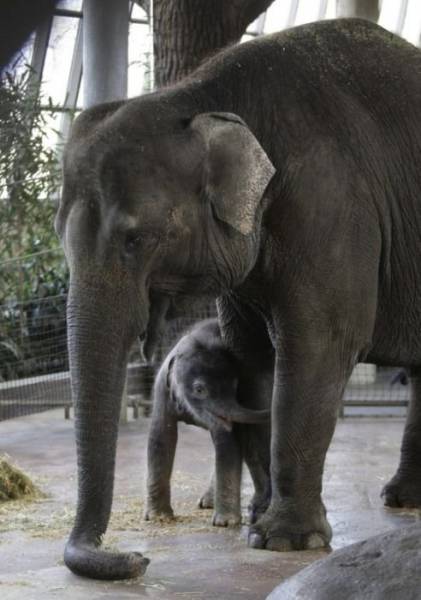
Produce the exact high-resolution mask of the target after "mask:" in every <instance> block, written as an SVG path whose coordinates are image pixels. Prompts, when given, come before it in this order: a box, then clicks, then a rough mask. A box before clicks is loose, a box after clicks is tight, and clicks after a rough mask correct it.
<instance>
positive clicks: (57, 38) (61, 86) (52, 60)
mask: <svg viewBox="0 0 421 600" xmlns="http://www.w3.org/2000/svg"><path fill="white" fill-rule="evenodd" d="M78 23H79V19H77V18H72V17H54V19H53V26H52V28H51V35H50V39H49V43H48V50H47V56H46V59H45V65H44V70H43V73H42V88H41V90H42V93H43V94H44V95H45V96H47V97H48V96H49V97H51V99H52V101H53V103H54V104H63V102H64V100H65V97H66V89H67V80H68V77H69V72H70V66H71V62H72V57H73V49H74V45H75V39H76V33H77V27H78Z"/></svg>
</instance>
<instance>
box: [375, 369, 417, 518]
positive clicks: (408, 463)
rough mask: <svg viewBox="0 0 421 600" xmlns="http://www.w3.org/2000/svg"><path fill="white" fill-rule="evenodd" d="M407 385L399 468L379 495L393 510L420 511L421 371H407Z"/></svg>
mask: <svg viewBox="0 0 421 600" xmlns="http://www.w3.org/2000/svg"><path fill="white" fill-rule="evenodd" d="M411 385H412V394H411V400H410V403H409V408H408V415H407V418H406V425H405V431H404V434H403V440H402V446H401V457H400V463H399V467H398V470H397V471H396V474H395V475H394V476H393V477H392V479H391V480H390V481H389V483H387V484H386V485H385V487H384V488H383V491H382V497H383V499H384V503H385V505H386V506H390V507H393V508H421V369H413V370H412V371H411Z"/></svg>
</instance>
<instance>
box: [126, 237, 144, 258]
mask: <svg viewBox="0 0 421 600" xmlns="http://www.w3.org/2000/svg"><path fill="white" fill-rule="evenodd" d="M141 239H142V238H141V235H140V233H139V232H138V231H131V232H130V233H127V234H126V239H125V241H124V249H125V251H126V252H127V254H132V253H133V252H135V250H137V248H138V247H139V244H140V242H141Z"/></svg>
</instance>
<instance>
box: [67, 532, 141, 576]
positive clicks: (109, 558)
mask: <svg viewBox="0 0 421 600" xmlns="http://www.w3.org/2000/svg"><path fill="white" fill-rule="evenodd" d="M64 562H65V564H66V566H67V567H68V568H69V569H70V570H71V571H72V572H73V573H75V574H76V575H81V576H83V577H90V578H92V579H133V578H134V577H139V576H140V575H143V574H144V573H145V571H146V567H147V566H148V564H149V562H150V561H149V559H148V558H145V557H144V556H143V555H142V554H141V553H140V552H121V553H119V552H107V551H106V550H101V549H100V548H98V547H97V546H96V545H95V544H93V543H92V544H89V543H86V542H77V541H74V540H72V539H70V540H69V541H68V542H67V544H66V548H65V550H64Z"/></svg>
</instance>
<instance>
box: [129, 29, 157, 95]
mask: <svg viewBox="0 0 421 600" xmlns="http://www.w3.org/2000/svg"><path fill="white" fill-rule="evenodd" d="M151 50H152V48H151V38H150V34H149V26H148V25H140V24H138V23H131V24H130V30H129V72H128V96H129V98H131V97H132V96H138V95H139V94H142V93H143V92H147V91H150V89H151V87H150V86H151V81H150V71H151V62H150V58H151Z"/></svg>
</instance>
